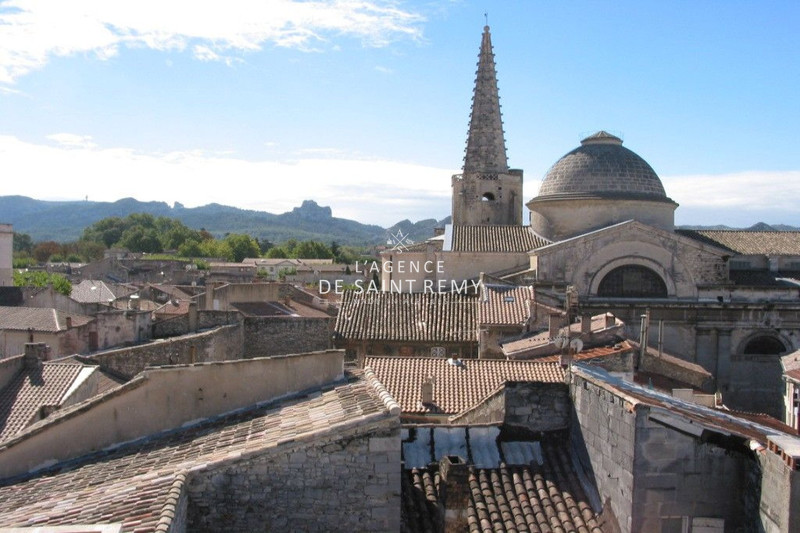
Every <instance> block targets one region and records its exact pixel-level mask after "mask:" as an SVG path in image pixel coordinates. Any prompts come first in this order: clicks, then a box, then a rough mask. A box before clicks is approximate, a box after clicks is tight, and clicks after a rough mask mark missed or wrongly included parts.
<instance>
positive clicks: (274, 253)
mask: <svg viewBox="0 0 800 533" xmlns="http://www.w3.org/2000/svg"><path fill="white" fill-rule="evenodd" d="M266 257H267V258H268V259H286V258H287V257H289V252H288V251H287V250H286V248H284V247H283V246H273V247H272V248H270V249H269V251H268V252H267V255H266Z"/></svg>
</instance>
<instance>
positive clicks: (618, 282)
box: [597, 265, 667, 298]
mask: <svg viewBox="0 0 800 533" xmlns="http://www.w3.org/2000/svg"><path fill="white" fill-rule="evenodd" d="M597 295H598V296H604V297H614V298H666V297H667V286H666V284H665V283H664V280H663V279H661V276H659V275H658V274H656V273H655V272H653V271H652V270H650V269H649V268H647V267H643V266H641V265H625V266H621V267H617V268H615V269H614V270H612V271H611V272H609V273H608V274H606V276H605V277H604V278H603V280H602V281H601V282H600V286H599V287H598V288H597Z"/></svg>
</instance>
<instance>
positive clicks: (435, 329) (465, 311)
mask: <svg viewBox="0 0 800 533" xmlns="http://www.w3.org/2000/svg"><path fill="white" fill-rule="evenodd" d="M476 301H477V300H476V298H474V297H471V296H467V295H461V294H450V293H447V294H440V293H413V294H410V293H390V292H379V293H374V292H364V293H362V294H356V293H355V292H354V291H346V292H345V294H344V296H343V298H342V304H341V308H340V310H339V315H338V317H337V319H336V333H337V335H339V336H341V337H342V338H344V339H371V340H394V341H422V342H426V341H432V342H475V341H477V338H478V337H477V332H476V323H475V318H476V309H475V303H476Z"/></svg>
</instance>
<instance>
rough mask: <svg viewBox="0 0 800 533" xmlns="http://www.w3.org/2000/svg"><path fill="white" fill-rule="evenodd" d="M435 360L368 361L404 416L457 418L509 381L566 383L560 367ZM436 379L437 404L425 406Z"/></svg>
mask: <svg viewBox="0 0 800 533" xmlns="http://www.w3.org/2000/svg"><path fill="white" fill-rule="evenodd" d="M448 361H450V360H448V359H443V358H433V357H367V358H366V362H365V366H366V367H368V368H370V369H371V370H372V371H373V372H374V373H375V376H376V377H377V378H378V381H380V382H381V383H382V384H383V386H384V387H386V390H387V391H389V394H391V395H392V397H393V398H394V399H395V401H397V403H398V404H400V408H401V410H402V412H403V413H408V414H447V415H454V414H457V413H461V412H462V411H465V410H467V409H470V408H472V407H474V406H475V405H477V404H478V403H479V402H481V401H483V400H484V399H485V398H486V397H488V396H489V395H490V394H491V393H493V392H494V391H495V390H497V389H498V388H499V387H500V386H501V385H503V383H505V382H507V381H540V382H547V383H562V382H563V381H564V370H563V369H562V368H561V366H559V365H558V364H557V363H539V362H531V361H503V360H497V359H464V360H460V362H459V364H451V363H450V362H448ZM430 377H433V379H434V385H433V403H432V404H428V405H423V404H422V393H421V386H422V383H423V382H424V381H426V380H427V379H429V378H430Z"/></svg>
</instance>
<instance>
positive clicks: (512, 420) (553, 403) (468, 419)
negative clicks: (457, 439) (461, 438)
mask: <svg viewBox="0 0 800 533" xmlns="http://www.w3.org/2000/svg"><path fill="white" fill-rule="evenodd" d="M450 422H451V423H457V424H466V425H471V424H507V425H510V426H518V427H523V428H525V429H527V430H529V431H536V432H538V431H555V430H558V429H566V428H567V427H569V423H570V398H569V387H568V386H567V385H566V384H564V383H536V382H513V381H509V382H507V383H506V384H505V385H504V386H503V387H502V388H501V389H499V390H498V391H497V392H495V393H494V394H492V395H491V396H490V397H489V398H487V399H486V400H485V401H483V402H481V403H480V405H478V406H476V407H475V408H474V409H471V410H469V411H467V412H465V413H464V414H462V415H459V416H455V417H452V418H451V419H450Z"/></svg>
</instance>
